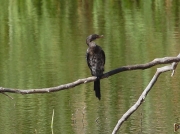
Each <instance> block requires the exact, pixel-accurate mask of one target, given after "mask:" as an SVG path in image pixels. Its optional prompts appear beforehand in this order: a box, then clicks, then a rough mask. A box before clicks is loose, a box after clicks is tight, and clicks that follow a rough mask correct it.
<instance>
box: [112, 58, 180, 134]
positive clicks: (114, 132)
mask: <svg viewBox="0 0 180 134" xmlns="http://www.w3.org/2000/svg"><path fill="white" fill-rule="evenodd" d="M177 57H180V54H179V55H178V56H177ZM168 59H169V58H168ZM153 61H158V63H159V59H155V60H153ZM164 61H165V60H164ZM177 64H178V63H175V62H173V63H172V65H168V66H164V67H161V68H157V71H156V73H155V75H154V76H153V78H152V79H151V81H150V82H149V84H148V85H147V87H146V88H145V90H144V91H143V93H142V94H141V96H140V97H139V99H138V100H137V102H136V103H135V104H134V105H133V106H132V107H131V108H130V109H129V110H128V111H127V112H126V113H125V114H124V115H123V116H122V117H121V119H120V120H119V121H118V123H117V124H116V126H115V128H114V130H113V132H112V134H116V133H117V131H118V130H119V128H120V127H121V125H122V124H123V122H124V121H126V120H127V119H128V118H129V117H130V116H131V114H132V113H134V112H135V111H136V110H137V109H138V107H139V106H140V105H141V104H142V102H143V101H144V99H145V97H146V96H147V94H148V92H149V91H150V90H151V88H152V87H153V85H154V84H155V82H156V81H157V79H158V77H159V75H160V74H161V73H163V72H167V71H171V70H172V71H173V72H174V70H175V68H176V67H177ZM171 76H172V75H171Z"/></svg>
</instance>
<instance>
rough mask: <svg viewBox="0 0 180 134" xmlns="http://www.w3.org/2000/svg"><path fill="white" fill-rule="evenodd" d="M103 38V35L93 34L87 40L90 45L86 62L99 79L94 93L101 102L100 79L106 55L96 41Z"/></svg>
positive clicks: (95, 84) (96, 81)
mask: <svg viewBox="0 0 180 134" xmlns="http://www.w3.org/2000/svg"><path fill="white" fill-rule="evenodd" d="M101 37H103V35H97V34H92V35H89V36H88V37H87V39H86V44H87V45H88V49H87V53H86V60H87V64H88V66H89V68H90V70H91V74H92V76H97V79H96V80H95V81H94V91H95V95H96V97H97V98H98V99H99V100H100V99H101V92H100V77H101V76H102V74H103V71H104V64H105V54H104V51H103V50H102V48H101V47H100V46H98V45H96V43H95V42H94V40H96V39H98V38H101Z"/></svg>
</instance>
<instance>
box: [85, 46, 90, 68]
mask: <svg viewBox="0 0 180 134" xmlns="http://www.w3.org/2000/svg"><path fill="white" fill-rule="evenodd" d="M86 61H87V64H88V67H89V68H90V69H91V65H90V64H89V51H88V49H87V52H86Z"/></svg>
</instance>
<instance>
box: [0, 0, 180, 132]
mask: <svg viewBox="0 0 180 134" xmlns="http://www.w3.org/2000/svg"><path fill="white" fill-rule="evenodd" d="M0 3H1V4H0V6H1V8H0V11H1V13H2V15H1V16H0V22H1V23H0V24H1V25H0V35H1V36H0V43H1V45H0V61H1V62H0V69H1V71H0V86H2V87H10V88H20V89H30V88H44V87H52V86H57V85H60V84H65V83H69V82H72V81H75V80H77V79H79V78H85V77H88V76H90V75H91V74H90V73H89V70H88V67H87V64H86V60H85V52H86V48H87V46H86V43H85V39H86V37H87V36H88V35H90V34H93V33H98V34H103V35H104V39H103V40H98V41H97V44H103V45H102V46H101V47H102V48H103V50H104V51H105V53H106V59H107V60H106V65H105V72H107V71H110V70H112V69H115V68H117V67H120V66H124V65H130V64H131V65H132V64H138V63H146V62H149V61H151V60H153V59H154V58H157V57H165V56H176V55H177V54H178V53H179V49H180V48H179V44H180V36H179V35H180V34H179V31H180V26H179V19H180V17H179V16H180V11H179V10H180V9H179V4H180V2H179V1H178V0H174V1H169V0H166V1H163V0H162V1H151V0H147V1H137V0H135V1H133V2H132V1H81V0H77V1H66V0H64V1H63V0H61V1H55V0H54V1H44V0H43V1H36V0H32V1H23V2H22V1H19V0H16V1H2V2H0ZM155 70H156V68H152V69H148V70H144V71H142V70H140V71H131V72H124V73H120V74H117V75H114V76H112V77H109V78H107V79H103V80H102V81H101V83H102V84H101V89H102V90H101V92H102V99H101V101H98V100H97V99H96V98H95V97H94V91H93V90H92V86H93V85H92V83H87V84H83V85H80V86H77V87H75V88H73V89H69V90H64V91H61V92H56V93H50V94H38V95H37V94H36V95H18V94H10V95H11V96H12V97H13V98H14V100H10V99H9V98H7V97H6V96H3V95H2V96H1V98H0V100H1V101H0V102H1V105H0V106H1V108H0V112H1V116H0V133H42V134H44V133H51V127H50V125H51V116H52V111H53V109H54V126H53V128H54V133H78V134H79V133H103V134H105V133H111V132H112V130H113V128H114V126H115V124H116V123H117V121H118V119H119V118H120V117H121V116H122V115H123V114H124V112H126V111H127V110H128V109H129V107H131V106H132V105H133V104H134V103H135V101H136V100H137V99H138V97H139V95H140V94H141V92H142V90H143V89H144V88H145V87H146V85H147V84H148V82H149V81H150V79H151V78H152V76H153V74H154V72H155ZM178 73H179V72H178V70H177V72H176V74H175V76H174V77H173V78H170V77H169V76H170V74H169V73H166V74H162V76H161V77H160V78H159V79H158V81H157V83H156V84H155V86H154V88H153V90H152V91H151V92H150V93H149V95H148V96H147V98H146V101H145V103H144V104H143V106H141V107H140V108H139V109H138V111H137V112H135V113H134V114H133V115H132V116H131V117H130V118H129V119H128V120H127V121H126V122H125V123H124V124H123V126H122V127H121V129H120V130H119V132H120V133H128V134H129V133H132V134H134V133H144V134H149V133H172V131H173V124H174V123H175V122H176V123H179V122H180V121H179V106H180V104H179V102H180V101H179V98H180V96H179V95H180V93H179V86H180V85H179V75H178Z"/></svg>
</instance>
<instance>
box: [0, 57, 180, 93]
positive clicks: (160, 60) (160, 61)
mask: <svg viewBox="0 0 180 134" xmlns="http://www.w3.org/2000/svg"><path fill="white" fill-rule="evenodd" d="M179 61H180V57H165V58H158V59H154V60H153V61H151V62H149V63H146V64H138V65H130V66H123V67H120V68H117V69H115V70H112V71H110V72H107V73H105V74H103V76H102V78H101V79H103V78H107V77H109V76H111V75H114V74H117V73H119V72H123V71H129V70H138V69H147V68H150V67H152V66H155V65H158V64H167V63H172V62H179ZM95 80H96V77H94V76H92V77H88V78H84V79H79V80H77V81H74V82H72V83H68V84H64V85H60V86H57V87H50V88H42V89H29V90H22V89H11V88H4V87H1V88H0V93H4V92H10V93H19V94H35V93H49V92H57V91H61V90H65V89H69V88H73V87H75V86H78V85H80V84H84V83H88V82H92V81H95Z"/></svg>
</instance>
